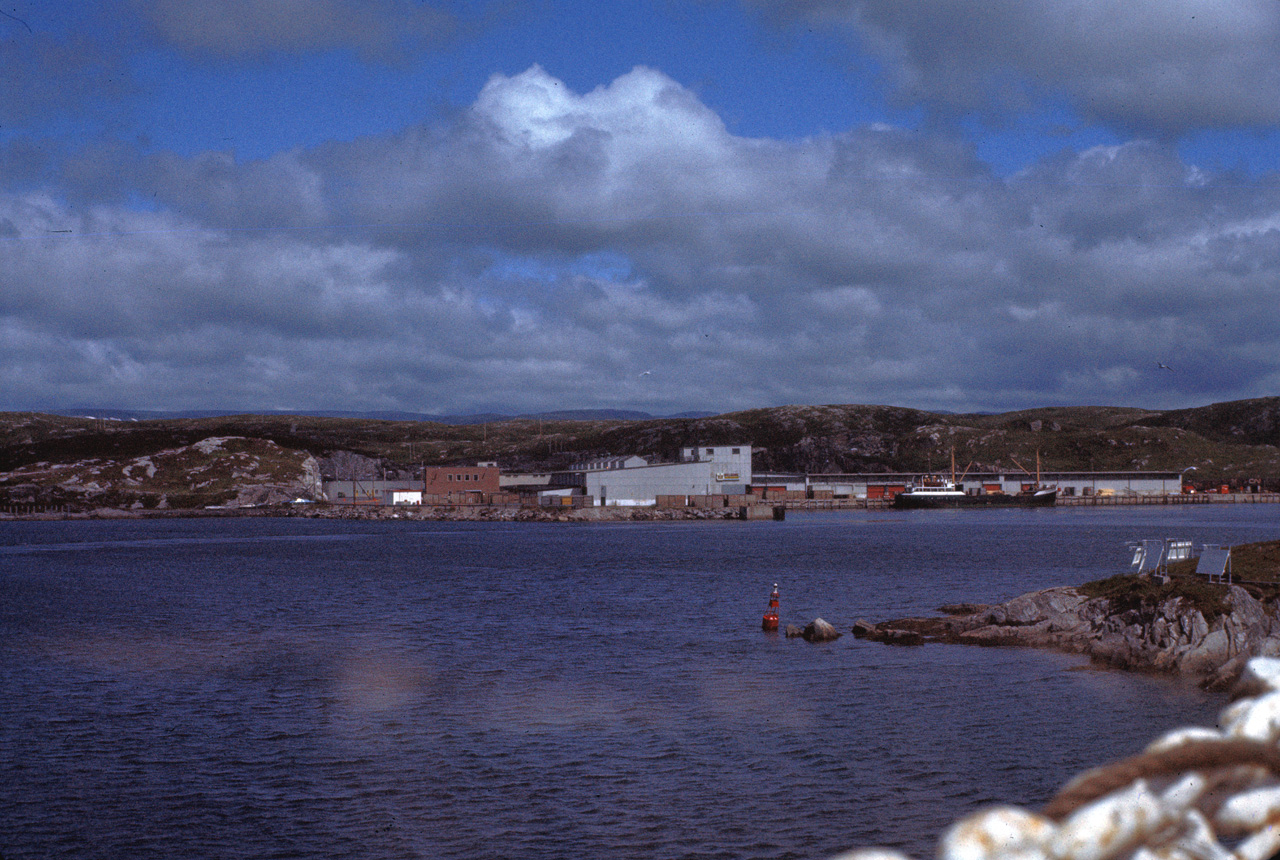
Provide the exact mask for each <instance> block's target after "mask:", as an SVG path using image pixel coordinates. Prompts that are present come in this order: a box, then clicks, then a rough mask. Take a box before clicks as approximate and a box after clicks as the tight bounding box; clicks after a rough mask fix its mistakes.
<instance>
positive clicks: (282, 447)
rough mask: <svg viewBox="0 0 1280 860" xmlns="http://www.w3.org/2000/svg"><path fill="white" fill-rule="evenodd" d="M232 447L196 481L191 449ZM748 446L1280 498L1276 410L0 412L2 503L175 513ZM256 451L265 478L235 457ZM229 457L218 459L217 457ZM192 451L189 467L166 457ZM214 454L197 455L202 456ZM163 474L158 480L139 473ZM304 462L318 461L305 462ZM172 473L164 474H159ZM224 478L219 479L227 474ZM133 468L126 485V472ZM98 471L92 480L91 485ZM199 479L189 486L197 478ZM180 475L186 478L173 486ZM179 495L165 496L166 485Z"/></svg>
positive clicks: (901, 464) (831, 468) (800, 464)
mask: <svg viewBox="0 0 1280 860" xmlns="http://www.w3.org/2000/svg"><path fill="white" fill-rule="evenodd" d="M233 437H238V438H240V439H242V440H245V441H244V442H237V443H235V444H234V445H231V446H230V447H229V448H228V447H224V448H221V449H215V450H214V451H213V453H211V454H209V455H208V456H210V457H213V459H214V460H222V459H226V463H224V464H221V465H219V466H218V467H217V468H218V469H221V470H222V471H221V472H219V474H220V475H223V477H220V478H217V479H213V478H210V477H209V474H212V473H211V472H208V470H209V469H213V468H214V466H213V465H211V464H210V463H206V462H204V461H203V460H202V461H201V466H200V468H203V469H205V470H206V472H208V474H206V473H202V472H196V471H191V469H194V468H195V467H194V466H192V467H190V468H189V464H188V461H189V460H190V462H192V463H194V462H195V461H194V460H191V458H192V457H194V456H195V455H193V454H191V453H190V452H191V451H192V450H197V451H198V450H200V449H198V448H193V446H196V445H197V443H202V441H203V440H208V439H227V438H233ZM742 442H750V443H751V444H752V445H753V448H754V464H755V468H756V469H757V470H758V471H776V472H808V473H835V472H891V471H892V472H899V471H901V472H912V471H929V470H936V469H942V468H946V467H949V464H950V458H951V451H952V449H954V450H955V454H956V459H957V462H958V466H959V468H961V469H966V468H968V469H972V470H975V471H983V470H1017V469H1020V468H1026V469H1034V468H1035V461H1036V457H1037V454H1039V457H1040V461H1041V464H1042V467H1043V468H1044V469H1046V470H1063V471H1083V470H1134V469H1138V470H1144V469H1160V470H1182V469H1184V468H1186V467H1187V466H1195V467H1196V471H1195V472H1194V473H1193V475H1194V477H1195V479H1196V480H1197V481H1200V482H1203V483H1206V484H1209V485H1213V486H1217V485H1219V484H1222V483H1227V484H1231V485H1239V484H1242V483H1243V482H1245V481H1248V480H1250V479H1255V478H1256V479H1260V480H1261V481H1262V482H1263V486H1264V488H1266V489H1274V490H1280V398H1264V399H1259V400H1247V401H1238V402H1233V403H1220V404H1214V405H1212V406H1205V407H1201V408H1197V409H1184V410H1176V411H1167V412H1159V411H1150V410H1142V409H1130V408H1121V407H1053V408H1044V409H1033V410H1025V411H1020V412H1009V413H1004V414H999V415H950V414H939V413H930V412H923V411H920V410H914V409H906V408H902V407H894V406H784V407H776V408H770V409H753V410H747V411H743V412H734V413H728V414H724V415H716V416H712V417H705V418H659V419H648V420H616V419H609V420H605V419H598V420H567V419H556V418H549V417H542V418H522V419H512V420H503V421H495V422H492V423H482V424H470V425H455V424H443V423H435V422H430V421H373V420H365V419H356V418H335V417H303V416H289V415H230V416H208V417H203V418H188V419H162V420H147V421H119V420H104V419H91V418H74V417H63V416H56V415H43V414H33V413H0V505H4V504H6V503H19V504H21V503H31V504H44V505H49V504H67V505H75V506H80V507H83V506H85V505H97V504H102V505H109V506H118V505H134V504H139V505H143V506H146V505H151V504H154V505H156V506H159V505H160V504H161V503H162V501H163V503H164V504H167V505H170V506H178V505H182V506H203V505H205V504H226V503H231V502H233V501H235V500H236V499H239V498H243V497H246V495H242V494H247V497H258V496H262V495H263V494H264V493H265V494H266V496H268V497H274V496H280V495H308V494H309V493H310V492H311V491H310V490H308V489H307V488H308V487H312V486H313V485H314V481H315V476H316V472H317V471H319V472H320V473H323V474H324V475H325V476H326V477H342V478H347V477H352V476H353V475H354V476H355V477H362V478H367V477H372V476H374V475H375V474H378V475H384V474H385V475H387V476H390V477H394V476H397V475H404V476H408V475H409V474H410V473H411V471H412V470H413V469H414V468H415V467H416V466H418V465H420V464H422V463H427V464H450V463H468V462H476V461H479V460H496V461H498V462H499V463H500V464H501V465H502V467H503V468H504V469H507V470H511V471H520V470H529V471H535V470H536V471H543V470H554V469H563V468H566V467H568V466H569V465H570V464H572V463H573V462H575V461H577V460H580V459H585V458H594V457H599V456H605V455H615V454H639V455H642V456H646V457H651V458H653V457H656V458H664V459H675V458H676V457H677V455H678V453H679V450H680V448H682V447H685V446H689V445H716V444H733V443H742ZM240 445H244V446H258V447H257V448H255V451H256V455H255V456H257V458H258V459H257V462H258V468H257V469H256V470H253V469H247V468H246V467H244V464H243V463H236V462H233V461H232V460H230V459H229V458H231V457H233V456H234V455H238V454H244V453H248V451H247V449H246V450H245V451H232V450H231V449H232V448H235V447H237V446H240ZM219 450H221V451H222V452H223V453H220V454H219V453H218V451H219ZM180 451H186V452H187V453H185V454H179V453H170V452H180ZM204 456H205V455H203V454H201V455H200V457H204ZM148 458H149V459H150V462H151V464H152V465H154V466H155V468H156V472H155V473H154V474H150V473H149V470H148V468H147V467H146V466H145V465H139V466H133V467H131V464H141V463H143V461H144V460H147V459H148ZM309 458H310V459H309ZM164 463H172V465H171V466H165V467H164V468H162V467H161V464H164ZM224 466H225V468H224ZM126 469H127V470H128V471H127V474H126ZM94 470H97V471H96V472H95V471H94ZM189 472H190V474H188V473H189ZM180 475H181V476H185V477H181V478H179V477H178V476H180ZM166 481H167V482H170V483H165V482H166Z"/></svg>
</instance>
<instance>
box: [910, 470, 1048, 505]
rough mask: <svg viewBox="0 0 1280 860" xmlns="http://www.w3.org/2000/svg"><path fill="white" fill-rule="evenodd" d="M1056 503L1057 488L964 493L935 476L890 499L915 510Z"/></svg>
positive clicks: (957, 487) (955, 485) (930, 476)
mask: <svg viewBox="0 0 1280 860" xmlns="http://www.w3.org/2000/svg"><path fill="white" fill-rule="evenodd" d="M1057 501H1058V488H1057V487H1033V488H1031V489H1029V490H1024V491H1022V492H1020V493H1001V492H979V493H966V492H965V491H964V489H963V488H961V487H960V486H959V485H957V484H955V483H954V482H952V481H947V480H944V479H942V478H939V477H937V476H935V475H929V476H926V477H925V478H923V479H922V480H921V481H920V483H918V484H915V485H913V486H912V487H911V488H910V489H908V490H906V491H905V492H901V493H898V495H896V496H894V497H893V507H894V508H895V509H897V510H911V509H916V508H1022V507H1031V508H1039V507H1052V506H1053V505H1054V504H1056V503H1057Z"/></svg>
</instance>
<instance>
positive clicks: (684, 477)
mask: <svg viewBox="0 0 1280 860" xmlns="http://www.w3.org/2000/svg"><path fill="white" fill-rule="evenodd" d="M603 462H610V463H616V464H617V465H614V466H612V467H611V468H599V469H588V470H584V471H583V477H584V479H585V490H586V494H587V495H588V496H591V497H592V498H594V499H595V503H596V504H597V505H654V504H657V501H658V496H677V495H689V496H713V495H721V494H724V495H734V494H743V493H746V492H747V487H748V485H750V483H751V446H750V445H746V444H743V445H715V446H711V445H709V446H699V447H689V448H682V449H681V451H680V461H679V462H677V463H655V464H649V463H647V462H645V461H644V460H643V459H641V458H640V457H629V458H614V459H612V460H610V461H603Z"/></svg>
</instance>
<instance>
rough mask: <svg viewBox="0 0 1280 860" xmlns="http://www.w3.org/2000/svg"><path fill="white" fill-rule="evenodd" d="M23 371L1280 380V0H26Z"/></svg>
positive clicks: (358, 380) (410, 386)
mask: <svg viewBox="0 0 1280 860" xmlns="http://www.w3.org/2000/svg"><path fill="white" fill-rule="evenodd" d="M0 68H3V69H4V70H5V74H4V75H3V76H2V77H0V410H6V411H13V410H41V409H70V408H77V407H86V406H97V407H106V408H115V409H137V410H176V411H181V410H192V409H227V410H237V411H267V410H296V411H303V412H305V411H321V410H353V411H388V410H396V411H409V412H419V413H424V414H439V415H444V414H472V413H484V412H503V413H508V414H520V413H530V412H539V411H547V410H562V409H628V410H640V411H644V412H648V413H650V414H654V415H664V414H673V413H678V412H684V411H691V410H696V411H707V412H729V411H734V410H740V409H749V408H757V407H769V406H781V405H787V404H813V405H817V404H887V405H899V406H907V407H913V408H918V409H926V410H935V411H948V412H975V411H1008V410H1015V409H1024V408H1034V407H1044V406H1071V405H1109V406H1135V407H1142V408H1149V409H1178V408H1186V407H1193V406H1201V405H1206V404H1209V403H1214V402H1221V401H1228V400H1240V399H1245V398H1252V397H1264V396H1274V395H1277V394H1280V3H1278V2H1276V0H981V2H977V0H793V2H776V0H686V2H674V0H618V2H611V3H600V2H598V0H530V2H510V0H475V2H439V1H438V0H216V2H210V0H92V2H79V0H58V2H52V3H50V2H35V0H0Z"/></svg>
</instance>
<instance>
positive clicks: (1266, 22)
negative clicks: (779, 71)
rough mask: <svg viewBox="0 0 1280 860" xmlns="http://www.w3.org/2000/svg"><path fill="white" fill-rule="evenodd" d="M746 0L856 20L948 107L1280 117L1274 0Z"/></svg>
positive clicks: (901, 85) (842, 21) (1158, 118)
mask: <svg viewBox="0 0 1280 860" xmlns="http://www.w3.org/2000/svg"><path fill="white" fill-rule="evenodd" d="M747 2H749V4H750V5H752V6H754V7H756V8H759V9H763V10H765V11H766V12H767V13H768V14H770V15H772V16H776V17H778V18H781V19H784V20H795V19H796V18H800V19H803V20H806V21H808V22H811V23H812V22H817V23H821V24H825V25H829V26H835V27H838V28H841V29H843V30H845V31H846V32H848V33H849V34H850V35H852V36H853V37H854V38H855V39H856V42H857V44H858V46H859V47H860V48H864V49H866V50H869V51H870V52H871V53H872V54H873V55H874V56H876V57H877V58H879V60H880V61H881V63H882V64H883V67H884V70H885V74H886V76H887V78H888V80H889V81H890V82H891V84H892V86H893V88H894V90H895V92H896V94H897V96H898V98H899V99H901V100H903V101H905V102H908V103H911V104H924V105H926V106H930V107H934V108H937V109H940V110H941V111H943V112H953V113H962V114H963V113H979V114H984V115H987V116H999V115H1002V114H1004V113H1005V112H1007V111H1010V110H1012V111H1019V110H1026V109H1029V108H1031V107H1032V106H1033V105H1035V104H1038V103H1040V102H1039V100H1040V99H1044V98H1049V99H1062V100H1065V101H1066V102H1067V103H1069V104H1070V105H1071V106H1072V107H1073V108H1074V109H1075V110H1076V111H1077V112H1078V113H1079V114H1080V115H1081V116H1083V117H1085V118H1088V119H1093V120H1098V121H1101V122H1105V123H1108V124H1111V125H1112V126H1114V127H1117V128H1121V129H1124V130H1135V129H1136V130H1139V131H1143V132H1146V133H1150V134H1181V133H1184V132H1187V131H1189V130H1195V129H1203V128H1221V127H1235V126H1244V127H1264V126H1271V125H1274V124H1275V123H1276V121H1277V120H1278V119H1280V6H1278V5H1277V4H1276V3H1274V2H1269V0H1141V2H1133V0H990V2H983V3H971V2H966V0H804V2H799V3H796V2H792V1H791V0H788V2H785V3H784V2H778V0H747Z"/></svg>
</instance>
